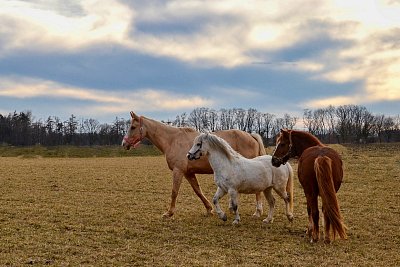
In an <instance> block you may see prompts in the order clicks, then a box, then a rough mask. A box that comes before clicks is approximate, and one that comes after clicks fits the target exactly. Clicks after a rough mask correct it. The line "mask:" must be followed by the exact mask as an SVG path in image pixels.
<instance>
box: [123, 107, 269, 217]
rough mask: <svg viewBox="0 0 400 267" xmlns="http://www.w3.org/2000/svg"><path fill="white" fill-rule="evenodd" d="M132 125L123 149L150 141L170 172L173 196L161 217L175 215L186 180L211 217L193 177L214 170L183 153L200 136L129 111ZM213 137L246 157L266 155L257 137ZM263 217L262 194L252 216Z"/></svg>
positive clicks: (222, 134) (235, 132) (204, 160)
mask: <svg viewBox="0 0 400 267" xmlns="http://www.w3.org/2000/svg"><path fill="white" fill-rule="evenodd" d="M130 114H131V117H132V119H131V125H130V128H129V130H128V132H127V134H126V135H125V137H124V139H123V141H122V145H123V146H124V148H125V149H130V148H131V147H136V146H138V145H139V143H140V141H141V140H142V139H143V138H145V137H146V138H147V139H149V140H150V141H151V142H152V143H153V144H154V145H155V146H156V147H157V148H158V149H159V150H160V151H161V152H162V153H163V154H165V159H166V160H167V164H168V167H169V169H170V170H171V171H172V193H171V204H170V207H169V210H168V211H167V212H165V213H164V214H163V217H171V216H172V215H174V213H175V204H176V198H177V196H178V192H179V187H180V185H181V183H182V178H183V177H185V178H186V179H187V180H188V182H189V183H190V185H191V186H192V188H193V190H194V192H195V193H196V195H197V196H198V197H199V198H200V199H201V201H202V202H203V204H204V206H205V208H206V210H207V214H211V212H212V205H211V203H210V202H209V201H208V200H207V198H206V197H205V196H204V194H203V192H202V190H201V188H200V185H199V183H198V181H197V178H196V175H195V174H212V173H213V170H212V168H211V166H210V164H209V162H208V160H207V157H203V158H202V159H200V160H196V161H190V162H189V161H188V159H187V157H186V154H187V152H188V151H189V149H190V148H191V147H192V143H193V140H194V138H195V137H196V136H198V135H199V134H200V133H199V132H197V131H195V130H194V129H192V128H186V127H173V126H169V125H166V124H164V123H161V122H158V121H155V120H152V119H149V118H146V117H143V116H140V117H139V116H137V115H136V114H135V113H134V112H131V113H130ZM215 134H216V135H218V136H220V137H222V138H224V139H225V140H226V141H227V142H228V143H229V144H230V145H231V146H232V147H233V149H235V150H236V151H237V152H239V153H240V154H241V155H243V156H244V157H246V158H254V157H257V156H261V155H265V154H266V153H265V148H264V144H263V142H262V139H261V137H260V136H259V135H258V134H249V133H246V132H243V131H239V130H226V131H218V132H216V133H215ZM261 214H262V202H261V194H260V193H257V194H256V212H255V213H254V215H255V216H257V217H260V216H261Z"/></svg>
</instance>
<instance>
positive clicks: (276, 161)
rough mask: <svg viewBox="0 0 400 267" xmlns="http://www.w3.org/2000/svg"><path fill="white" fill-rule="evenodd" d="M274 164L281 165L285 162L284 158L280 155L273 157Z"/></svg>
mask: <svg viewBox="0 0 400 267" xmlns="http://www.w3.org/2000/svg"><path fill="white" fill-rule="evenodd" d="M271 163H272V166H274V167H279V166H281V165H282V164H283V162H282V159H281V158H278V157H272V159H271Z"/></svg>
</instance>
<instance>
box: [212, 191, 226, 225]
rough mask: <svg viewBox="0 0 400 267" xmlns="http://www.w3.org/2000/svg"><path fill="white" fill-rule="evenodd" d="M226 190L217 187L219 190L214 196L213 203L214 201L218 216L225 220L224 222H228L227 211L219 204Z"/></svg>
mask: <svg viewBox="0 0 400 267" xmlns="http://www.w3.org/2000/svg"><path fill="white" fill-rule="evenodd" d="M225 194H226V192H225V191H224V190H222V189H221V187H218V188H217V192H215V195H214V197H213V203H214V207H215V211H216V212H217V214H218V217H219V218H220V219H221V220H223V221H224V222H226V220H227V217H226V214H225V212H224V211H223V210H222V209H221V206H220V205H219V199H220V198H221V197H223V196H225Z"/></svg>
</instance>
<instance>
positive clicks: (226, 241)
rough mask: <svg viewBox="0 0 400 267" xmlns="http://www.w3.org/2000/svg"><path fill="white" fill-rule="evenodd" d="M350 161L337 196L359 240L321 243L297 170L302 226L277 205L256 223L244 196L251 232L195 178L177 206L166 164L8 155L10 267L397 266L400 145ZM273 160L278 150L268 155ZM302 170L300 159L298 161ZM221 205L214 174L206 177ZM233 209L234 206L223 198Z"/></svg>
mask: <svg viewBox="0 0 400 267" xmlns="http://www.w3.org/2000/svg"><path fill="white" fill-rule="evenodd" d="M334 148H335V149H337V150H338V151H339V152H340V153H341V155H342V157H343V161H344V170H345V178H344V183H343V184H342V187H341V189H340V191H339V194H338V198H339V202H340V206H341V210H342V212H343V216H344V220H345V223H346V224H347V226H348V228H349V230H348V235H349V238H348V240H336V241H334V242H333V243H332V244H331V245H325V244H324V243H323V242H322V241H320V242H319V243H317V244H310V243H309V242H308V240H307V239H306V237H305V229H306V226H307V223H308V219H307V212H306V202H305V198H304V196H303V191H302V189H301V187H300V185H299V182H298V180H297V174H296V173H295V177H296V179H295V196H294V201H295V206H294V215H295V219H294V222H293V223H289V222H288V220H287V219H286V216H285V214H284V203H283V201H281V199H280V198H279V197H277V196H276V200H277V201H276V205H277V208H276V211H275V216H274V218H275V220H274V222H273V223H272V224H270V225H266V224H263V223H262V219H263V218H265V214H266V208H267V205H266V203H265V200H264V215H263V217H262V218H259V219H256V218H253V217H252V216H251V215H252V214H253V212H254V209H255V205H254V201H255V197H254V196H253V195H242V196H241V198H240V213H241V218H242V220H241V223H240V225H239V226H233V225H232V224H231V222H232V220H233V215H229V216H228V221H227V222H223V221H221V220H220V219H218V218H217V216H213V217H205V216H204V214H205V208H204V206H203V204H202V203H201V201H200V200H199V199H198V198H197V196H195V194H194V193H193V191H192V189H191V187H190V186H189V184H188V183H187V182H186V181H184V182H183V184H182V187H181V190H180V194H179V196H178V202H177V212H176V215H175V216H174V217H173V218H172V219H162V218H161V215H162V213H163V212H165V211H166V210H167V208H168V205H169V201H170V193H171V192H170V191H171V183H172V181H171V172H170V171H169V169H168V168H167V164H166V162H165V160H164V158H163V157H162V156H156V157H114V158H42V157H37V158H18V157H2V158H0V185H1V187H0V244H1V245H0V265H1V266H7V265H9V266H21V265H54V266H60V265H61V266H63V265H71V266H77V265H93V266H111V265H114V266H116V265H119V266H120V265H128V266H135V265H137V266H143V265H151V266H157V265H159V266H176V265H188V266H205V265H207V266H210V265H212V266H235V265H242V266H256V265H263V266H268V265H270V266H290V265H292V266H334V265H339V266H398V265H399V264H400V191H399V185H400V153H399V151H400V144H381V145H379V144H373V145H362V146H339V145H336V146H334ZM269 152H271V150H269ZM291 163H292V166H293V167H294V169H295V170H296V169H297V165H296V162H295V161H291ZM198 177H199V182H200V185H201V187H202V189H203V192H204V193H205V195H206V196H207V198H208V199H209V200H211V198H212V196H213V194H214V192H215V189H216V186H215V185H214V183H213V178H212V175H200V176H198ZM221 204H222V207H223V209H224V210H226V211H227V208H228V205H227V197H224V198H223V199H222V200H221Z"/></svg>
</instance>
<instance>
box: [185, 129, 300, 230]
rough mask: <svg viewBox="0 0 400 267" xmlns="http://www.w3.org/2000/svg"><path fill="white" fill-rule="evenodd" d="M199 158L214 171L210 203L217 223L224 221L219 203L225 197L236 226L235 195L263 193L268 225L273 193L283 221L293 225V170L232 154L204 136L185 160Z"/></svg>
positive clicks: (213, 137) (263, 158)
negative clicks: (278, 200) (283, 214)
mask: <svg viewBox="0 0 400 267" xmlns="http://www.w3.org/2000/svg"><path fill="white" fill-rule="evenodd" d="M202 155H204V156H207V157H208V161H209V162H210V165H211V167H212V169H213V170H214V180H215V183H216V184H217V186H218V188H217V192H216V193H215V195H214V198H213V203H214V206H215V210H216V212H217V214H218V216H219V218H220V219H222V220H223V221H226V220H227V218H226V214H225V212H223V211H222V209H221V207H220V205H219V199H220V198H221V197H223V196H224V195H226V194H227V193H228V194H229V196H230V199H231V206H232V209H233V212H234V213H235V220H234V221H233V224H238V223H239V221H240V216H239V211H238V194H239V193H243V194H254V193H260V192H263V193H264V195H265V198H266V199H267V201H268V204H269V213H268V217H267V218H266V219H264V222H265V223H270V222H272V220H273V214H274V209H275V199H274V197H273V195H272V192H271V191H272V189H274V190H275V192H276V193H278V195H279V196H280V197H281V198H283V200H284V201H285V204H286V216H287V218H288V219H289V221H290V222H291V221H293V170H292V167H291V166H290V164H286V166H281V167H279V168H274V167H273V166H272V164H271V158H272V157H271V156H270V155H264V156H259V157H256V158H253V159H247V158H245V157H243V156H241V155H240V154H239V153H237V152H236V151H234V150H233V149H232V147H231V146H230V145H229V144H228V143H227V142H226V141H225V140H224V139H222V138H220V137H218V136H216V135H213V134H208V133H202V134H200V135H199V136H197V137H196V138H195V139H194V142H193V146H192V148H191V149H190V150H189V152H188V154H187V157H188V159H189V160H198V159H201V158H202V157H201V156H202Z"/></svg>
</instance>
